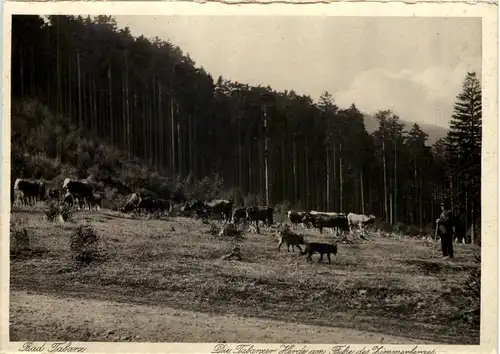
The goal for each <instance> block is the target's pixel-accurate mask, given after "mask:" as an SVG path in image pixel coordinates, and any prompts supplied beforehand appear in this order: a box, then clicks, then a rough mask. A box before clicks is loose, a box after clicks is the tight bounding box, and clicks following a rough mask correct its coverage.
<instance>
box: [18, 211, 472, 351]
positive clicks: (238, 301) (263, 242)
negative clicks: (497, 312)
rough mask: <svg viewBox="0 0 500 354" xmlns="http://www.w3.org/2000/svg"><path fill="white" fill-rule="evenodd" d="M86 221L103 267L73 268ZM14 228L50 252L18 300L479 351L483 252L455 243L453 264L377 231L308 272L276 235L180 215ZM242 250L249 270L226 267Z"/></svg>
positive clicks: (313, 237) (30, 263)
mask: <svg viewBox="0 0 500 354" xmlns="http://www.w3.org/2000/svg"><path fill="white" fill-rule="evenodd" d="M79 224H87V225H90V226H91V227H92V228H93V229H94V230H95V231H96V232H97V234H98V235H99V236H100V240H99V243H100V244H99V247H100V249H101V250H102V252H103V253H104V254H105V257H104V258H103V259H104V261H100V262H96V263H95V264H92V265H90V266H89V267H85V268H82V269H77V268H75V267H73V260H72V257H71V251H70V239H71V235H72V234H74V233H75V232H76V230H77V228H78V225H79ZM11 225H12V229H19V228H21V227H23V228H26V230H27V231H28V233H29V234H30V239H31V240H32V242H33V244H34V245H36V247H38V248H39V249H43V250H45V251H44V252H39V253H37V254H34V255H33V256H32V257H17V258H16V257H12V255H11V269H10V271H11V274H10V276H11V280H10V283H11V290H13V291H29V292H33V293H38V294H51V295H56V296H58V297H65V298H68V299H78V298H80V299H86V300H92V299H95V300H111V301H117V302H119V303H128V304H149V305H154V306H169V307H174V308H178V309H182V310H189V311H197V312H200V313H210V314H227V315H237V316H242V317H252V318H266V319H273V320H280V321H285V322H289V323H297V324H299V323H302V324H310V325H319V326H329V327H333V326H335V327H347V328H354V329H359V330H365V331H375V332H382V333H386V334H391V335H395V336H405V337H410V338H416V339H421V340H431V341H436V342H443V343H454V344H479V325H478V324H477V323H471V322H470V321H466V320H464V318H463V317H462V316H461V315H460V313H461V311H463V310H464V309H466V308H467V306H468V298H467V296H466V294H465V293H464V291H463V289H464V282H465V281H466V279H467V277H468V275H469V273H470V272H471V271H472V270H474V269H477V267H479V264H477V263H475V262H474V257H473V255H474V254H475V253H478V252H479V249H478V248H477V246H473V245H462V244H460V245H455V249H456V251H455V252H456V258H455V260H453V261H448V260H443V259H441V256H440V249H439V246H440V245H439V244H437V245H435V249H434V250H433V244H432V243H428V242H424V241H422V240H416V239H409V238H404V239H398V238H397V237H377V236H375V234H369V235H367V238H368V240H367V241H361V240H359V241H358V240H355V242H354V243H352V244H343V243H339V245H338V254H337V256H332V263H331V264H328V262H327V261H326V259H324V261H323V263H317V260H318V258H319V255H313V263H312V264H308V263H307V262H306V256H300V255H299V252H298V251H297V250H295V252H287V250H286V246H285V247H283V246H282V248H281V251H280V252H278V251H277V245H278V243H277V242H276V239H275V237H274V234H272V233H266V232H265V230H264V228H261V234H251V233H245V234H244V235H243V238H241V239H234V238H231V237H218V236H213V235H211V234H209V232H208V231H209V229H210V225H207V224H204V223H202V222H201V221H198V220H193V219H188V218H184V217H170V218H164V219H159V220H146V219H140V218H136V219H132V218H130V217H128V216H124V215H122V214H120V213H113V212H110V211H100V212H77V213H75V215H74V222H68V223H59V222H49V221H47V220H45V219H44V216H43V213H42V212H41V211H38V210H23V211H16V210H14V211H13V212H12V214H11ZM300 232H302V233H304V234H305V235H306V236H305V237H306V240H307V241H324V242H331V241H332V239H331V238H332V236H331V235H329V234H327V233H323V234H319V233H318V232H315V231H311V230H300ZM235 245H237V246H239V247H240V249H241V255H242V261H225V260H222V259H221V256H223V255H224V254H227V253H228V252H229V251H230V250H231V248H232V247H233V246H235ZM290 250H291V248H290ZM75 301H76V300H75ZM19 320H20V321H21V319H19ZM11 321H14V323H15V322H16V319H15V316H13V314H12V309H11ZM22 321H24V322H26V319H22ZM61 321H63V322H64V320H63V319H61ZM63 327H64V326H63ZM13 328H14V329H15V328H17V327H16V326H14V327H12V326H11V335H14V336H15V333H12V329H13ZM14 332H15V331H14ZM63 332H64V331H63ZM70 332H71V333H66V335H63V334H61V330H60V329H59V333H60V334H61V335H63V337H64V338H72V340H92V339H93V337H92V335H91V334H90V335H89V334H88V333H87V332H81V333H80V332H79V331H78V330H75V329H74V328H73V329H71V331H70ZM85 333H87V334H85ZM131 338H133V337H131ZM21 340H22V339H21ZM159 340H161V339H159ZM163 340H166V339H163Z"/></svg>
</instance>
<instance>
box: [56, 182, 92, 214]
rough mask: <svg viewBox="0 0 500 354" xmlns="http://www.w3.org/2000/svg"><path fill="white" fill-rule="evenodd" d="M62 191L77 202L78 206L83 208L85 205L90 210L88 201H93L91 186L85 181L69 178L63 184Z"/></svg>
mask: <svg viewBox="0 0 500 354" xmlns="http://www.w3.org/2000/svg"><path fill="white" fill-rule="evenodd" d="M63 189H64V190H66V191H67V192H70V193H71V194H72V195H73V196H74V197H75V198H76V199H77V200H78V204H79V205H81V203H83V205H84V206H85V204H87V205H88V206H89V209H90V201H91V200H92V199H93V190H92V185H90V184H89V183H88V182H86V181H78V180H74V179H71V178H66V179H65V180H64V183H63Z"/></svg>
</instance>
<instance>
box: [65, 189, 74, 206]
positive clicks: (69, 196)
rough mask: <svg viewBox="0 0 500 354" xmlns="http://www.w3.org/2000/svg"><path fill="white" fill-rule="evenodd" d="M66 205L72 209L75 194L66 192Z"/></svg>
mask: <svg viewBox="0 0 500 354" xmlns="http://www.w3.org/2000/svg"><path fill="white" fill-rule="evenodd" d="M64 204H65V205H67V206H69V207H70V208H71V207H72V206H73V205H74V198H73V194H71V193H70V192H66V194H65V195H64V198H63V205H64Z"/></svg>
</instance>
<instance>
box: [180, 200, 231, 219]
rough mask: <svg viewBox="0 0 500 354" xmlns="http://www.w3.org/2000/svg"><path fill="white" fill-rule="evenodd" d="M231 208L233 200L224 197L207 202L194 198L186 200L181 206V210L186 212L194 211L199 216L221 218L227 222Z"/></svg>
mask: <svg viewBox="0 0 500 354" xmlns="http://www.w3.org/2000/svg"><path fill="white" fill-rule="evenodd" d="M232 210H233V202H232V201H230V200H225V199H214V200H211V201H208V202H206V201H205V202H203V201H201V200H199V199H195V200H192V201H189V202H187V203H186V204H185V206H184V208H183V211H186V212H189V211H195V212H196V214H197V215H198V216H199V217H202V218H208V217H215V218H216V219H219V218H221V219H222V220H224V221H225V222H229V220H230V219H231V213H232Z"/></svg>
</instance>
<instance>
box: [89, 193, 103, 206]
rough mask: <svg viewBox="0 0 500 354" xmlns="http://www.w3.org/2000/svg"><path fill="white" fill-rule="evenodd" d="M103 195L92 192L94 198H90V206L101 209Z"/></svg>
mask: <svg viewBox="0 0 500 354" xmlns="http://www.w3.org/2000/svg"><path fill="white" fill-rule="evenodd" d="M101 205H102V197H101V196H100V195H99V194H92V199H90V200H89V207H90V208H92V209H93V208H94V207H95V208H96V210H99V209H101Z"/></svg>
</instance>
